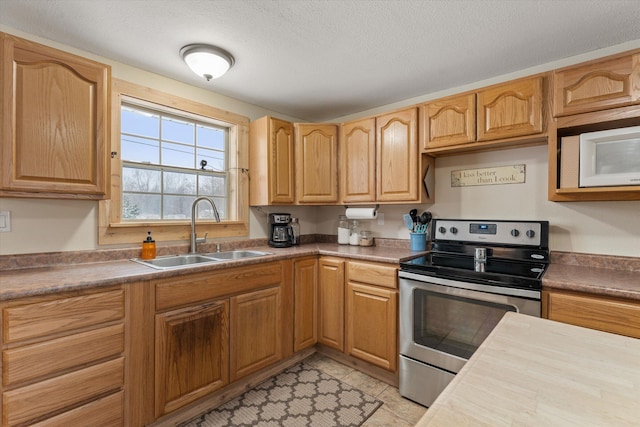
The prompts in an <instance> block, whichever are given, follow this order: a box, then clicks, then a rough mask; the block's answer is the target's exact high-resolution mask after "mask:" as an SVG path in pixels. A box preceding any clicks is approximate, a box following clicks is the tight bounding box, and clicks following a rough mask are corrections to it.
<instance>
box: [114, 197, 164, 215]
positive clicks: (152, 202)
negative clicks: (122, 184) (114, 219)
mask: <svg viewBox="0 0 640 427" xmlns="http://www.w3.org/2000/svg"><path fill="white" fill-rule="evenodd" d="M122 218H123V219H160V195H154V194H129V193H123V194H122Z"/></svg>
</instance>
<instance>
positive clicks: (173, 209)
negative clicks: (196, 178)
mask: <svg viewBox="0 0 640 427" xmlns="http://www.w3.org/2000/svg"><path fill="white" fill-rule="evenodd" d="M194 199H195V197H194V196H167V195H165V196H164V200H163V212H164V219H189V218H191V205H192V204H193V200H194Z"/></svg>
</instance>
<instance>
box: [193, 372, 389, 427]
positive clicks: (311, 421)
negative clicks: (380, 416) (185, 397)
mask: <svg viewBox="0 0 640 427" xmlns="http://www.w3.org/2000/svg"><path fill="white" fill-rule="evenodd" d="M380 405H382V402H381V401H379V400H377V399H375V398H374V397H371V396H368V395H366V394H364V393H363V392H361V391H360V390H357V389H355V388H353V387H351V386H350V385H348V384H345V383H343V382H341V381H339V380H337V379H335V378H333V377H332V376H330V375H327V374H325V373H324V372H321V371H319V370H317V369H315V368H313V367H311V366H309V365H305V364H304V363H299V364H297V365H294V366H292V367H291V368H289V369H287V370H286V371H284V372H282V373H281V374H279V375H277V376H276V377H273V378H271V379H269V380H267V381H265V382H263V383H261V384H260V385H258V386H256V387H255V388H253V389H251V390H249V391H247V392H245V393H244V394H242V395H241V396H239V397H237V398H235V399H233V400H231V401H229V402H227V403H225V404H224V405H222V406H219V407H218V408H216V409H212V410H210V411H207V412H206V413H203V414H201V415H199V416H198V417H196V418H194V419H192V420H191V421H189V422H187V423H184V424H181V425H180V427H231V426H259V427H272V426H273V427H281V426H282V427H307V426H311V427H333V426H335V427H343V426H344V427H347V426H348V427H357V426H360V425H362V423H364V422H365V421H366V420H367V418H369V417H370V416H371V415H372V414H373V413H374V412H375V411H376V409H378V408H379V407H380Z"/></svg>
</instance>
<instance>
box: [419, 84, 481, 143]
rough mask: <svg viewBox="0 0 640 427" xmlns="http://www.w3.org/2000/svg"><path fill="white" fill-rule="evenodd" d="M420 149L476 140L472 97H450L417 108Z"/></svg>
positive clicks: (474, 102) (474, 96)
mask: <svg viewBox="0 0 640 427" xmlns="http://www.w3.org/2000/svg"><path fill="white" fill-rule="evenodd" d="M420 124H421V126H420V128H421V131H422V132H423V133H422V138H421V139H422V148H423V149H427V148H434V147H443V146H447V145H459V144H467V143H469V142H475V140H476V94H475V93H470V94H467V95H460V96H452V97H449V98H444V99H440V100H437V101H431V102H429V103H428V104H426V105H423V106H422V107H420Z"/></svg>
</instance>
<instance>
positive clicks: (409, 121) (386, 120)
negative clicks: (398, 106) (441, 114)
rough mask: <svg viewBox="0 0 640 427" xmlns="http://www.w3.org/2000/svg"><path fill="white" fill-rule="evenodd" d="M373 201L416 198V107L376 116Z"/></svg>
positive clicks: (417, 182) (418, 178) (417, 183)
mask: <svg viewBox="0 0 640 427" xmlns="http://www.w3.org/2000/svg"><path fill="white" fill-rule="evenodd" d="M376 165H377V171H376V173H377V190H376V200H378V201H382V202H400V201H412V200H418V198H419V192H418V189H419V187H418V185H419V184H420V181H421V179H420V178H421V177H420V176H419V175H418V109H417V108H408V109H406V110H401V111H396V112H393V113H389V114H385V115H382V116H378V117H376Z"/></svg>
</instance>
